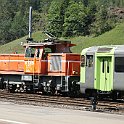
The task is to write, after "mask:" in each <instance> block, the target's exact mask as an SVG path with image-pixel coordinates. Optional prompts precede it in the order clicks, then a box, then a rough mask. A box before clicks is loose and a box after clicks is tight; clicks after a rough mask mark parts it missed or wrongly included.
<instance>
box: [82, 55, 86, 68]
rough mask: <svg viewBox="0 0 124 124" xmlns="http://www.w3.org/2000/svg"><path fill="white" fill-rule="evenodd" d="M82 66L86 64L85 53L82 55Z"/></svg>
mask: <svg viewBox="0 0 124 124" xmlns="http://www.w3.org/2000/svg"><path fill="white" fill-rule="evenodd" d="M81 66H82V67H84V66H85V56H84V55H82V56H81Z"/></svg>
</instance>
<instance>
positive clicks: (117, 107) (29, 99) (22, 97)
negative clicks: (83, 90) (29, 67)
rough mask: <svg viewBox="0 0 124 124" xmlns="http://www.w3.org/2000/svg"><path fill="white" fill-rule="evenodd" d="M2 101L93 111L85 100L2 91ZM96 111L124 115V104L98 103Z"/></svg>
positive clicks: (0, 94)
mask: <svg viewBox="0 0 124 124" xmlns="http://www.w3.org/2000/svg"><path fill="white" fill-rule="evenodd" d="M0 99H1V100H4V101H5V100H6V101H12V102H15V103H19V104H31V105H38V106H50V107H61V108H69V109H76V110H88V111H91V110H92V109H91V108H92V105H91V101H90V100H87V99H85V98H69V97H60V96H46V95H39V94H25V93H8V92H7V91H2V90H0ZM96 111H98V112H110V113H117V114H124V102H111V101H98V105H97V109H96Z"/></svg>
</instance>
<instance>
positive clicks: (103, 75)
mask: <svg viewBox="0 0 124 124" xmlns="http://www.w3.org/2000/svg"><path fill="white" fill-rule="evenodd" d="M111 62H112V58H111V57H98V58H97V71H96V73H97V77H96V85H97V87H96V88H97V89H98V90H101V91H111V89H112V87H111V86H112V85H111V84H112V71H111V70H112V66H111Z"/></svg>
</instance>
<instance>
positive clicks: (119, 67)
mask: <svg viewBox="0 0 124 124" xmlns="http://www.w3.org/2000/svg"><path fill="white" fill-rule="evenodd" d="M115 72H124V57H115Z"/></svg>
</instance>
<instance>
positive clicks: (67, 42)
mask: <svg viewBox="0 0 124 124" xmlns="http://www.w3.org/2000/svg"><path fill="white" fill-rule="evenodd" d="M59 44H67V45H68V47H72V46H76V45H75V44H72V43H71V41H65V40H53V41H50V40H49V39H47V40H44V41H43V42H39V43H37V42H28V43H25V44H24V45H23V46H24V47H26V46H31V47H40V46H54V45H59Z"/></svg>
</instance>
